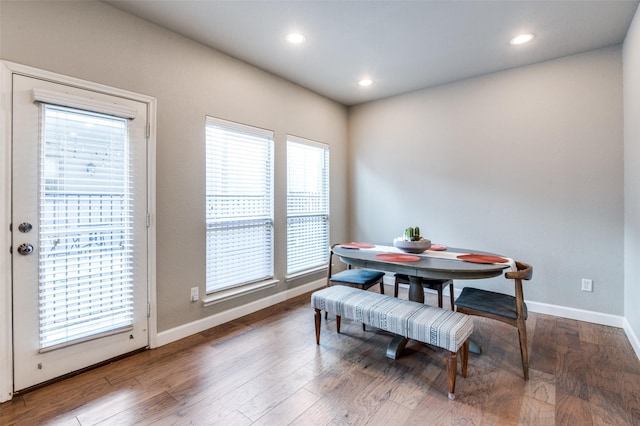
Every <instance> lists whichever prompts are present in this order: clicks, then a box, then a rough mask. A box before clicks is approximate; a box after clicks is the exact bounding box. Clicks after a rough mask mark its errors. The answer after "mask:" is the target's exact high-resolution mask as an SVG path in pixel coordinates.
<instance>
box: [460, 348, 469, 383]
mask: <svg viewBox="0 0 640 426" xmlns="http://www.w3.org/2000/svg"><path fill="white" fill-rule="evenodd" d="M461 352H462V353H461V357H462V359H461V361H462V362H461V364H462V366H461V367H460V370H461V371H460V373H461V374H462V377H467V365H468V364H469V339H467V340H466V341H465V342H464V343H463V344H462V349H461Z"/></svg>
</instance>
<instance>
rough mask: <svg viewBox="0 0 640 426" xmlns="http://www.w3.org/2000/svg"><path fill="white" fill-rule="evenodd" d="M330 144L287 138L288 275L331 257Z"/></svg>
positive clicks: (313, 266)
mask: <svg viewBox="0 0 640 426" xmlns="http://www.w3.org/2000/svg"><path fill="white" fill-rule="evenodd" d="M328 250H329V147H328V146H327V145H325V144H322V143H318V142H313V141H309V140H306V139H302V138H297V137H295V136H288V137H287V274H295V273H297V272H301V271H304V270H309V269H312V268H316V267H319V266H324V265H326V263H327V262H328V260H329V251H328Z"/></svg>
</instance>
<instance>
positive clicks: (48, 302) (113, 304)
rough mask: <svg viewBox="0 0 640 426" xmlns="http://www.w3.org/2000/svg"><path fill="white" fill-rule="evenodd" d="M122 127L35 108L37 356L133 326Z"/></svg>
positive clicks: (88, 115) (119, 121) (115, 120)
mask: <svg viewBox="0 0 640 426" xmlns="http://www.w3.org/2000/svg"><path fill="white" fill-rule="evenodd" d="M128 145H129V136H128V121H127V119H125V118H119V117H113V116H110V115H105V114H99V113H93V112H88V111H84V110H79V109H75V108H66V107H62V106H55V105H48V104H42V147H41V160H40V161H41V168H40V188H41V190H40V211H41V213H40V250H39V253H40V291H39V293H40V294H39V298H40V348H41V350H50V349H52V348H55V347H59V346H64V345H65V344H67V343H69V342H77V341H81V340H85V339H88V338H93V337H95V336H97V335H101V334H104V333H112V332H114V331H115V330H120V329H123V328H131V326H132V324H133V272H132V270H133V241H132V240H133V202H132V198H133V197H132V195H131V186H132V178H131V171H130V167H131V164H130V163H131V161H130V158H129V157H130V155H129V147H128Z"/></svg>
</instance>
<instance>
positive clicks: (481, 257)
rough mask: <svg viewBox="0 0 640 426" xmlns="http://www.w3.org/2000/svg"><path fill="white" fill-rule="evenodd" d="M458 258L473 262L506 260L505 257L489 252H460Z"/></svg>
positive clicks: (502, 261) (501, 261) (499, 261)
mask: <svg viewBox="0 0 640 426" xmlns="http://www.w3.org/2000/svg"><path fill="white" fill-rule="evenodd" d="M457 257H458V259H460V260H464V261H465V262H473V263H505V262H508V260H507V259H505V258H504V257H500V256H491V255H489V254H461V255H460V256H457Z"/></svg>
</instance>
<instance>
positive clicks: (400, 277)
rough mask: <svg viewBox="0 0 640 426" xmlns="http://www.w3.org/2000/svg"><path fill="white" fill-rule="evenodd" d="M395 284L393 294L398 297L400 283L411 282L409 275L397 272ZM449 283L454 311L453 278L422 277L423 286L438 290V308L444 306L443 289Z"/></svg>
mask: <svg viewBox="0 0 640 426" xmlns="http://www.w3.org/2000/svg"><path fill="white" fill-rule="evenodd" d="M395 278H396V280H395V284H394V286H393V296H394V297H398V287H400V284H409V276H407V275H404V274H396V275H395ZM446 285H448V286H449V297H450V298H451V310H452V311H454V310H455V308H454V306H453V280H435V279H428V278H423V279H422V287H423V288H428V289H431V290H436V291H437V292H438V308H442V289H443V288H444V287H445V286H446Z"/></svg>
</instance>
